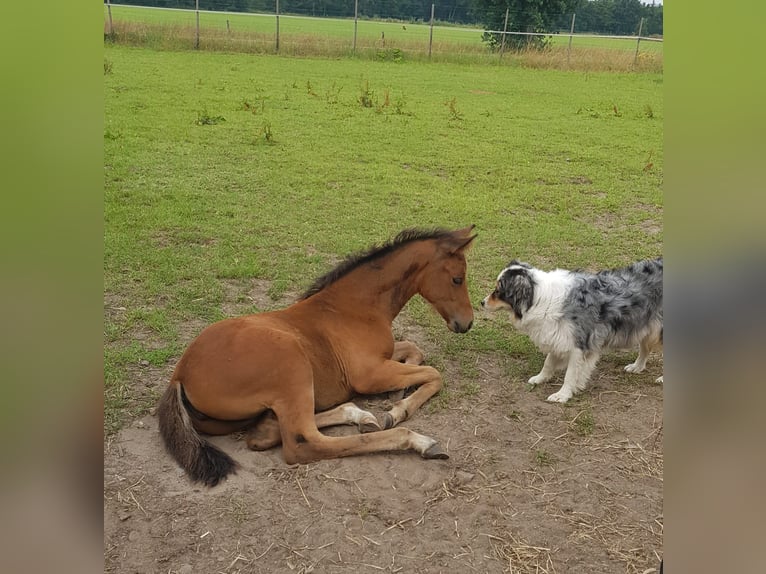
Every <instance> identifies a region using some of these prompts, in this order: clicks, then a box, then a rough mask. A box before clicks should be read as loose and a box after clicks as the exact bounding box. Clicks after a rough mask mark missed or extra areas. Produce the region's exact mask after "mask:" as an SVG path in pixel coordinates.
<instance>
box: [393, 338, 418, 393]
mask: <svg viewBox="0 0 766 574" xmlns="http://www.w3.org/2000/svg"><path fill="white" fill-rule="evenodd" d="M425 358H426V356H425V355H424V354H423V351H421V350H420V348H419V347H418V346H417V345H416V344H415V343H413V342H412V341H396V342H395V343H394V354H393V355H392V356H391V360H392V361H396V362H397V363H404V364H406V365H422V364H423V361H425ZM404 391H405V389H399V390H396V391H392V392H390V393H388V398H389V399H391V400H392V401H394V402H396V401H400V400H402V399H403V398H404Z"/></svg>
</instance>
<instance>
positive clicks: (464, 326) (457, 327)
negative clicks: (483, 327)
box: [449, 320, 473, 333]
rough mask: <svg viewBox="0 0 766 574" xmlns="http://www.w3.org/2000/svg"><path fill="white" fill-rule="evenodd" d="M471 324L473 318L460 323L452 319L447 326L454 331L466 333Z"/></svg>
mask: <svg viewBox="0 0 766 574" xmlns="http://www.w3.org/2000/svg"><path fill="white" fill-rule="evenodd" d="M472 326H473V320H471V321H468V323H460V322H459V321H455V320H453V321H452V322H450V325H449V328H450V330H451V331H453V332H454V333H467V332H468V331H469V330H470V329H471V327H472Z"/></svg>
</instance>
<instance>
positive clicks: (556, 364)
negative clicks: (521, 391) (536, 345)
mask: <svg viewBox="0 0 766 574" xmlns="http://www.w3.org/2000/svg"><path fill="white" fill-rule="evenodd" d="M568 358H569V357H568V355H566V354H563V355H561V354H558V353H553V352H551V353H548V355H547V356H546V357H545V363H543V368H542V370H541V371H540V372H539V373H538V374H536V375H535V376H534V377H532V378H530V379H529V381H527V382H528V383H529V384H530V385H539V384H540V383H547V382H548V381H550V380H551V378H552V377H553V375H555V374H556V371H560V370H561V369H563V368H564V367H566V365H567V360H568Z"/></svg>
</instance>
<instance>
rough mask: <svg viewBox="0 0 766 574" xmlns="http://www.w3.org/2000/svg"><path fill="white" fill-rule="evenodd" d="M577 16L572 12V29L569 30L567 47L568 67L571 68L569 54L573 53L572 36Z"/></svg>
mask: <svg viewBox="0 0 766 574" xmlns="http://www.w3.org/2000/svg"><path fill="white" fill-rule="evenodd" d="M575 16H576V14H575V13H574V12H572V27H571V28H570V29H569V46H568V47H567V67H569V54H571V53H572V36H573V35H574V23H575Z"/></svg>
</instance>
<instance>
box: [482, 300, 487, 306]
mask: <svg viewBox="0 0 766 574" xmlns="http://www.w3.org/2000/svg"><path fill="white" fill-rule="evenodd" d="M481 306H482V307H486V306H487V300H486V299H482V300H481Z"/></svg>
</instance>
